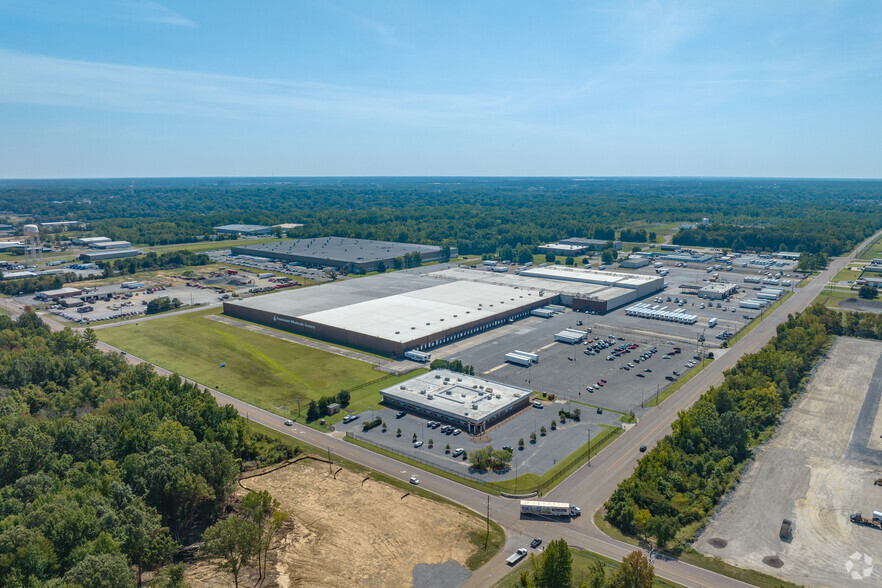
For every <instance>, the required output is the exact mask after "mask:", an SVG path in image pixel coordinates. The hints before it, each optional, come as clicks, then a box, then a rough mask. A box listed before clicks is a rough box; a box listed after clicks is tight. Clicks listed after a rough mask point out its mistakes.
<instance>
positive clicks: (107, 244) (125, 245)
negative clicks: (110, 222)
mask: <svg viewBox="0 0 882 588" xmlns="http://www.w3.org/2000/svg"><path fill="white" fill-rule="evenodd" d="M99 238H100V237H99ZM89 247H92V248H93V249H131V248H132V244H131V243H129V242H128V241H111V240H110V239H107V240H106V241H95V242H92V243H90V244H89Z"/></svg>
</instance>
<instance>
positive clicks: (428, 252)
mask: <svg viewBox="0 0 882 588" xmlns="http://www.w3.org/2000/svg"><path fill="white" fill-rule="evenodd" d="M230 251H231V252H232V253H233V254H234V255H251V256H254V257H266V258H269V259H279V260H283V261H288V262H292V261H293V262H298V263H302V264H303V265H306V266H310V267H328V266H330V267H334V268H337V269H340V270H342V271H343V272H344V273H350V272H356V273H358V272H362V273H366V272H371V271H375V270H376V269H377V266H378V265H379V263H380V262H383V263H384V264H385V266H386V267H387V268H389V269H392V267H393V265H394V263H395V258H397V257H401V258H403V257H404V256H406V255H408V254H413V253H414V252H418V253H419V254H420V255H421V256H422V261H423V262H426V261H439V260H441V259H443V258H444V257H445V254H444V251H443V250H442V248H441V247H438V246H436V245H414V244H411V243H393V242H390V241H373V240H370V239H349V238H346V237H321V238H318V239H296V240H287V241H279V242H276V243H263V244H259V245H238V246H234V247H231V248H230ZM457 255H458V252H457V250H456V248H455V247H451V248H450V257H456V256H457Z"/></svg>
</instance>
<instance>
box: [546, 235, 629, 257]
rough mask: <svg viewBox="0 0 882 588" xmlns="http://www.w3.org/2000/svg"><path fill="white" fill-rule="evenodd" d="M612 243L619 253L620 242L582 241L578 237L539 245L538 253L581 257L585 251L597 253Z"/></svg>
mask: <svg viewBox="0 0 882 588" xmlns="http://www.w3.org/2000/svg"><path fill="white" fill-rule="evenodd" d="M608 243H612V246H613V249H615V250H616V251H620V250H621V249H622V242H621V241H604V240H603V239H582V238H580V237H571V238H569V239H562V240H560V241H557V242H556V243H548V244H546V245H540V246H539V248H538V249H539V251H541V252H542V253H551V254H553V255H574V256H575V255H582V254H583V253H585V252H586V251H599V250H600V249H602V248H603V246H604V245H607V244H608Z"/></svg>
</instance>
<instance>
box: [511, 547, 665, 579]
mask: <svg viewBox="0 0 882 588" xmlns="http://www.w3.org/2000/svg"><path fill="white" fill-rule="evenodd" d="M570 553H571V554H572V556H573V580H574V582H573V584H574V585H575V586H587V585H588V584H587V583H585V582H587V574H588V568H589V566H591V564H593V563H594V562H596V561H601V562H603V563H604V564H605V565H606V578H607V580H609V579H610V578H611V577H612V576H613V574H615V573H616V570H618V569H619V564H620V562H617V561H615V560H613V559H610V558H608V557H604V556H602V555H599V554H597V553H594V552H591V551H585V550H584V549H577V548H573V547H570ZM529 566H530V563H529V560H527V561H526V562H524V563H521V564H520V565H519V566H517V569H515V570H512V571H511V572H509V573H508V574H506V575H505V576H504V577H503V578H502V579H501V580H500V581H499V582H498V583H497V584H496V585H495V586H496V588H513V587H518V588H520V586H521V583H520V573H521V570H525V569H529ZM677 586H681V585H680V584H676V583H674V582H669V581H668V580H664V579H662V578H656V579H655V581H654V582H653V583H652V587H653V588H675V587H677Z"/></svg>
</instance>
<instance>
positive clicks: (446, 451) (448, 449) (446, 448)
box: [444, 443, 450, 453]
mask: <svg viewBox="0 0 882 588" xmlns="http://www.w3.org/2000/svg"><path fill="white" fill-rule="evenodd" d="M444 453H450V443H448V444H447V445H446V446H445V447H444Z"/></svg>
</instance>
